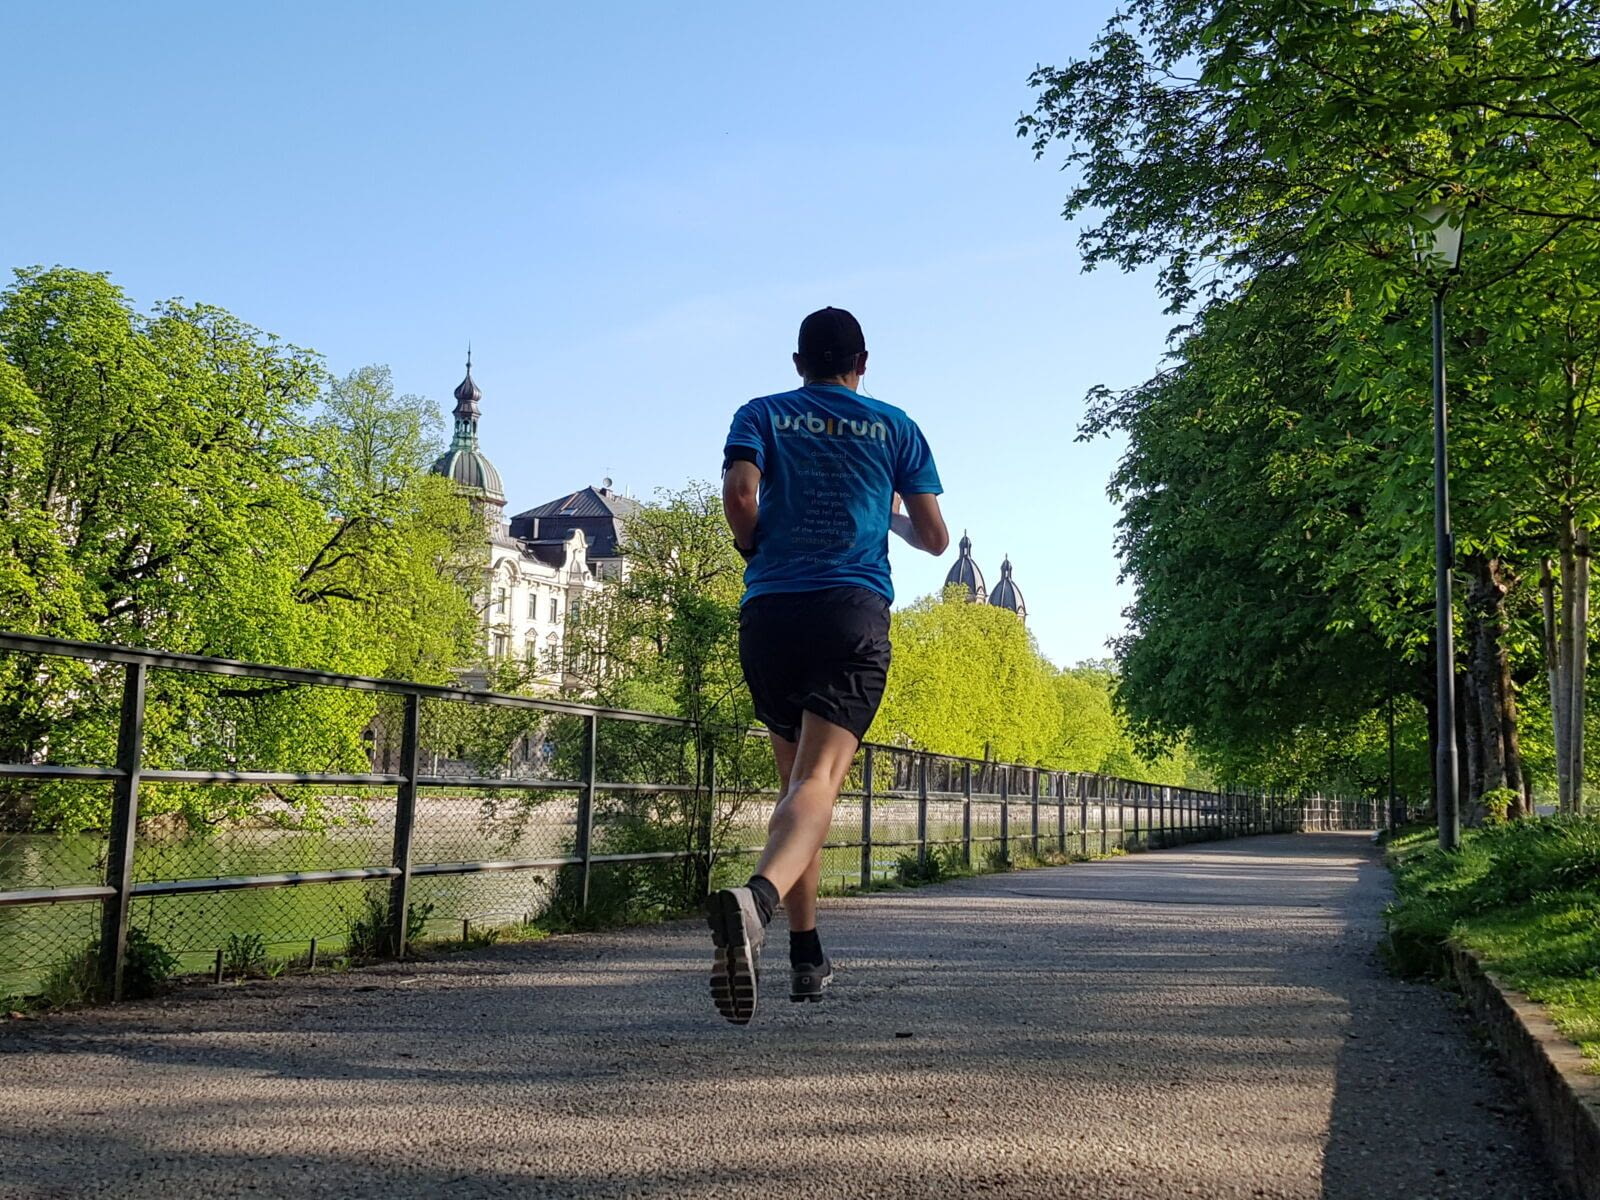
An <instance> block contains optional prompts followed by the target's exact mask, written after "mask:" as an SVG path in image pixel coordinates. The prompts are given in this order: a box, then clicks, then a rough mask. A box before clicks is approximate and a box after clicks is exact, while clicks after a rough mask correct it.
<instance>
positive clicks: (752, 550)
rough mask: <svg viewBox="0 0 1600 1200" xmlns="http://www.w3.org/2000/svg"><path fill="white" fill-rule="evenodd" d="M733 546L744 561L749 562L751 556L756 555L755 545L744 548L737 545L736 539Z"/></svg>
mask: <svg viewBox="0 0 1600 1200" xmlns="http://www.w3.org/2000/svg"><path fill="white" fill-rule="evenodd" d="M733 548H734V549H735V550H737V551H738V552H739V557H740V558H742V559H744V560H745V562H749V561H750V560H751V559H752V558H754V557H755V556H756V552H755V547H753V546H752V547H751V548H750V549H748V550H746V549H745V548H744V547H743V546H741V545H739V543H738V542H737V541H736V542H734V543H733Z"/></svg>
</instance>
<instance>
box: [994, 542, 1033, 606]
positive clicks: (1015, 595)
mask: <svg viewBox="0 0 1600 1200" xmlns="http://www.w3.org/2000/svg"><path fill="white" fill-rule="evenodd" d="M989 603H990V604H992V605H994V606H995V607H996V608H1009V609H1010V610H1011V611H1012V612H1014V613H1016V614H1017V616H1019V617H1024V618H1026V617H1027V615H1028V606H1027V604H1025V603H1024V602H1023V599H1022V589H1021V588H1019V587H1018V586H1017V584H1016V581H1015V580H1013V579H1012V578H1011V556H1010V555H1009V554H1008V555H1006V560H1005V562H1003V563H1001V564H1000V582H999V583H997V584H995V585H994V591H992V592H990V593H989Z"/></svg>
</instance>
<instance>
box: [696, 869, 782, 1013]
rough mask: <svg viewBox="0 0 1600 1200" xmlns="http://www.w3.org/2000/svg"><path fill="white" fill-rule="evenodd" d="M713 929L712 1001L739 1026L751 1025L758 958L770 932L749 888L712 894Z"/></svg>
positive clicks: (710, 922) (709, 915) (708, 911)
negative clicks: (714, 949) (764, 924)
mask: <svg viewBox="0 0 1600 1200" xmlns="http://www.w3.org/2000/svg"><path fill="white" fill-rule="evenodd" d="M706 924H708V925H710V926H711V944H712V945H713V946H715V947H716V953H715V955H713V957H712V959H711V1000H712V1002H713V1003H714V1004H715V1005H716V1006H717V1011H718V1012H719V1013H721V1014H722V1015H723V1016H724V1017H726V1018H727V1019H728V1020H730V1021H732V1022H733V1023H734V1024H735V1025H748V1024H749V1023H750V1018H751V1017H753V1016H755V1015H756V977H757V971H758V970H759V967H758V965H757V964H758V955H759V954H760V952H761V943H762V942H763V941H764V940H765V939H766V935H767V931H766V929H765V928H763V927H762V924H761V917H760V915H759V914H758V913H757V912H756V900H755V897H754V896H753V895H752V894H751V892H750V889H749V888H747V887H736V888H723V889H722V890H721V891H720V892H713V893H711V897H710V899H709V900H708V901H707V905H706Z"/></svg>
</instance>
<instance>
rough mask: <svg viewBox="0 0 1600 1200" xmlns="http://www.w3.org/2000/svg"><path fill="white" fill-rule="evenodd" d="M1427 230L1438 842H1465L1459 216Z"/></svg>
mask: <svg viewBox="0 0 1600 1200" xmlns="http://www.w3.org/2000/svg"><path fill="white" fill-rule="evenodd" d="M1422 222H1423V225H1424V229H1423V230H1422V231H1421V233H1420V234H1419V235H1418V236H1417V237H1416V238H1415V239H1414V241H1413V249H1414V250H1415V252H1416V256H1417V265H1418V266H1420V267H1422V268H1423V269H1424V270H1430V269H1431V270H1432V271H1433V272H1434V273H1435V274H1436V278H1435V283H1434V289H1433V558H1434V563H1433V577H1434V596H1435V607H1436V610H1437V611H1436V616H1437V621H1438V625H1437V629H1436V631H1435V633H1434V651H1435V653H1436V655H1437V656H1438V677H1437V683H1436V687H1437V696H1438V702H1437V704H1436V705H1435V709H1436V716H1435V721H1436V728H1437V730H1438V739H1437V740H1438V764H1437V768H1436V769H1435V771H1434V786H1435V788H1436V792H1435V795H1434V804H1435V808H1436V809H1437V812H1438V815H1439V845H1440V846H1441V847H1442V848H1443V849H1445V850H1454V849H1456V848H1457V847H1458V846H1459V845H1460V844H1461V800H1460V795H1459V793H1458V792H1457V790H1456V673H1455V667H1456V652H1455V628H1454V624H1453V622H1452V618H1451V602H1450V566H1451V561H1452V560H1453V559H1454V557H1455V544H1454V540H1453V538H1452V536H1451V532H1450V447H1449V420H1448V417H1449V413H1448V410H1447V409H1446V407H1445V397H1444V293H1445V289H1446V288H1447V287H1448V281H1449V277H1450V276H1451V275H1452V274H1454V272H1455V271H1456V269H1457V268H1459V267H1460V266H1461V217H1460V215H1459V214H1458V213H1453V212H1452V211H1451V210H1450V209H1448V208H1446V207H1445V206H1444V205H1442V204H1434V205H1430V206H1429V207H1428V208H1426V209H1424V210H1423V212H1422Z"/></svg>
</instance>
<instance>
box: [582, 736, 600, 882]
mask: <svg viewBox="0 0 1600 1200" xmlns="http://www.w3.org/2000/svg"><path fill="white" fill-rule="evenodd" d="M599 758H600V717H599V715H598V714H596V713H590V714H589V715H588V716H587V717H585V718H584V729H583V787H582V788H580V789H579V791H578V845H577V851H578V859H579V867H578V871H579V879H580V881H581V882H580V885H579V888H578V905H579V907H580V908H581V909H583V910H585V911H587V910H588V908H589V876H590V874H591V873H592V872H593V869H594V849H593V843H594V792H595V787H594V785H595V781H596V779H597V776H596V774H595V772H596V771H597V770H598V769H599V768H598V763H599Z"/></svg>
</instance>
